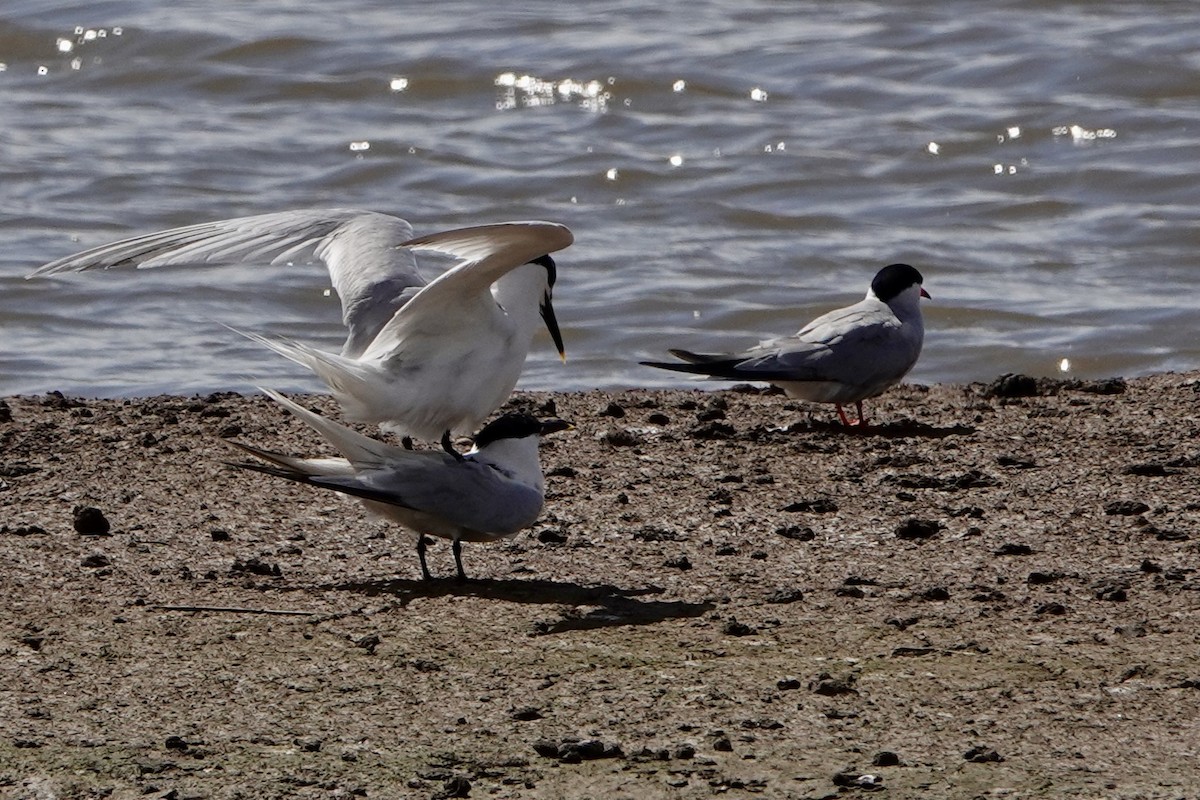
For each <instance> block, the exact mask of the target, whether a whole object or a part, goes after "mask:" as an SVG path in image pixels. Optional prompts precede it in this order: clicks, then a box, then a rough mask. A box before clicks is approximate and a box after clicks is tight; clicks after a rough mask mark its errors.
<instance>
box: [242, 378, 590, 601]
mask: <svg viewBox="0 0 1200 800" xmlns="http://www.w3.org/2000/svg"><path fill="white" fill-rule="evenodd" d="M263 391H264V392H266V394H267V395H268V396H269V397H271V399H273V400H274V401H275V402H277V403H279V404H280V405H282V406H283V407H284V408H286V409H287V410H288V411H289V412H291V414H293V415H294V416H295V417H297V418H298V419H300V420H301V421H302V422H304V423H305V424H307V425H308V426H310V427H311V428H313V429H314V430H315V431H316V432H317V433H319V434H320V435H321V437H322V438H323V439H325V441H327V442H328V443H329V444H331V445H333V447H334V448H335V449H337V451H338V452H340V453H341V457H340V458H300V457H296V456H289V455H284V454H282V453H273V452H271V451H268V450H262V449H260V448H257V447H253V446H251V445H248V444H242V443H240V442H234V441H230V444H232V445H234V446H236V447H238V448H240V449H242V450H244V451H245V452H247V453H249V454H250V455H252V456H254V457H255V458H257V459H260V460H261V461H262V462H263V463H257V462H237V463H232V464H231V466H235V467H240V468H242V469H249V470H254V471H257V472H264V473H266V474H268V475H275V476H277V477H280V478H286V479H288V480H291V481H297V482H299V483H305V484H308V485H310V486H316V487H319V488H322V489H331V490H333V491H335V492H341V493H342V494H346V495H350V496H352V497H357V498H358V499H359V500H360V501H362V503H363V505H364V506H366V508H367V509H368V510H369V511H371V512H372V513H374V514H376V515H378V516H381V517H384V518H385V519H390V520H392V521H393V522H397V523H399V524H400V525H402V526H403V527H405V528H407V529H408V530H410V531H412V532H413V533H415V534H416V536H417V556H418V558H419V559H420V562H421V576H422V577H423V578H424V579H425V580H430V579H431V577H432V576H431V575H430V572H429V567H428V565H427V564H426V562H425V548H426V538H425V536H426V534H428V535H430V536H437V537H440V538H442V539H449V540H450V541H451V542H452V543H453V552H454V564H455V567H456V568H457V576H458V579H459V580H466V577H467V576H466V573H465V572H464V571H463V566H462V543H463V542H491V541H495V540H497V539H502V538H504V537H506V536H512V535H513V534H515V533H517V532H518V531H521V530H523V529H525V528H527V527H529V526H530V525H532V524H533V523H534V522H535V521H536V520H537V518H538V515H539V514H540V513H541V511H542V505H543V503H544V501H545V479H544V477H543V475H542V467H541V463H540V462H539V459H538V442H539V440H540V439H541V437H542V436H546V435H547V434H550V433H554V432H556V431H561V430H566V429H568V428H570V427H571V425H570V423H568V422H565V421H563V420H561V419H557V418H553V419H546V420H539V419H537V418H535V417H532V416H530V415H528V414H505V415H504V416H502V417H499V418H498V419H496V420H493V421H492V422H490V423H488V424H487V425H486V426H484V428H483V430H481V431H479V433H478V434H476V435H475V446H474V448H472V449H471V450H470V451H469V452H467V453H463V454H462V455H460V456H454V455H450V454H449V453H443V452H441V451H439V450H407V449H405V448H402V447H396V446H395V445H390V444H387V443H386V442H381V441H379V440H377V439H372V438H371V437H369V436H364V435H362V434H361V433H358V432H357V431H353V430H351V429H350V428H347V427H345V426H344V425H340V424H338V423H337V422H334V421H333V420H330V419H327V418H326V417H323V416H321V415H320V414H316V413H314V412H312V411H310V410H308V409H307V408H304V407H303V406H301V405H299V404H297V403H295V402H293V401H291V400H289V399H288V398H286V397H284V396H283V395H281V394H279V393H278V392H274V391H271V390H269V389H263Z"/></svg>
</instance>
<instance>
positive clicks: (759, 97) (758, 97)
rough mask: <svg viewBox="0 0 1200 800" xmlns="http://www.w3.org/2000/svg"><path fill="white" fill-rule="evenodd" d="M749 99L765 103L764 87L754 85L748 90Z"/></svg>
mask: <svg viewBox="0 0 1200 800" xmlns="http://www.w3.org/2000/svg"><path fill="white" fill-rule="evenodd" d="M750 99H751V100H753V101H754V102H756V103H765V102H767V92H766V90H765V89H760V88H759V87H757V86H755V87H754V88H753V89H751V90H750Z"/></svg>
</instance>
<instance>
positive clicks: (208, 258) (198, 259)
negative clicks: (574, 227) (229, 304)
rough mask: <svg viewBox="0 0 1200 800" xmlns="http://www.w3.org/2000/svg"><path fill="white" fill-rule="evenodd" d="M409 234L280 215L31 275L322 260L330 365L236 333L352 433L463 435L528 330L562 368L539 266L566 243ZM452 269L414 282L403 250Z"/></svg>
mask: <svg viewBox="0 0 1200 800" xmlns="http://www.w3.org/2000/svg"><path fill="white" fill-rule="evenodd" d="M412 233H413V231H412V227H411V226H410V225H409V223H408V222H406V221H404V220H402V219H399V218H398V217H393V216H390V215H387V214H380V213H376V212H372V211H361V210H357V209H323V210H316V211H284V212H279V213H275V214H262V215H259V216H253V217H240V218H236V219H227V220H219V221H216V222H208V223H202V224H199V225H191V226H188V227H184V228H175V229H172V230H168V231H161V232H158V233H152V234H147V235H144V236H138V237H134V238H131V239H125V240H122V241H119V242H115V243H112V244H107V245H101V246H99V247H94V248H92V249H90V250H85V251H83V252H81V253H77V254H75V255H72V256H67V257H65V258H61V259H58V260H57V261H53V262H51V263H49V264H46V265H45V266H42V267H41V268H39V269H37V270H36V271H34V272H33V273H32V274H31V275H30V276H29V277H36V276H42V275H49V274H54V273H61V272H78V271H82V270H88V269H109V268H112V267H123V266H136V267H139V268H145V267H159V266H167V265H185V264H204V263H210V264H231V263H241V262H256V263H263V264H284V263H293V262H299V261H303V260H305V258H311V257H313V256H315V258H316V259H318V260H320V261H323V262H325V265H326V267H327V268H328V270H329V276H330V279H331V281H332V283H333V287H334V289H336V290H337V293H338V295H339V297H340V299H341V304H342V320H343V322H344V323H345V325H346V327H347V329H348V336H347V338H346V342H345V344H344V345H343V347H342V351H341V352H340V353H331V352H326V351H324V350H320V349H318V348H315V347H312V346H311V345H307V344H303V343H300V342H295V341H291V340H287V339H281V338H276V337H268V336H264V335H262V334H258V333H245V334H244V335H246V336H248V337H249V338H251V339H253V340H255V341H257V342H259V343H261V344H263V345H266V346H267V347H270V348H271V349H273V350H275V351H276V352H278V353H280V354H282V355H284V356H286V357H287V358H289V359H291V360H293V361H295V362H297V363H300V364H302V365H304V366H306V367H308V368H309V369H311V370H312V371H313V372H314V373H316V374H317V376H318V377H320V378H321V380H323V381H324V382H325V383H326V384H327V385H328V386H329V388H330V389H331V390H332V392H333V394H334V396H335V397H336V398H337V399H338V401H339V403H341V405H342V408H343V410H344V412H345V414H346V416H347V417H348V418H350V419H352V420H354V421H356V422H367V423H372V424H379V425H381V426H383V427H384V428H385V429H389V430H393V431H395V432H397V433H399V434H400V435H403V436H412V437H416V438H420V439H428V440H435V439H438V438H440V439H441V441H442V443H443V446H444V447H446V448H447V450H451V451H452V449H453V448H452V447H451V446H450V434H451V433H452V432H456V433H471V432H474V431H475V430H476V429H477V428H478V427H479V425H480V424H482V422H483V420H484V419H486V418H487V417H488V415H490V414H491V413H492V412H493V411H495V410H496V409H497V408H499V407H500V405H502V404H503V403H504V402H505V401H506V400H507V399H508V397H509V395H510V394H511V393H512V390H513V387H514V386H515V385H516V383H517V379H518V378H519V377H520V374H521V371H522V369H523V367H524V364H525V357H526V355H527V354H528V352H529V345H530V341H531V339H532V337H533V334H534V331H535V329H536V327H537V324H538V320H539V318H540V319H541V321H542V322H543V324H544V325H545V326H546V328H547V329H548V330H549V332H550V336H551V338H552V340H553V341H554V346H555V348H556V349H557V351H558V353H559V356H560V357H563V343H562V335H561V333H560V332H559V329H558V321H557V319H556V318H555V315H554V306H553V305H552V303H551V299H552V295H553V289H554V282H555V279H556V277H557V266H556V264H555V262H554V260H553V259H552V258H551V257H550V255H549V254H550V253H553V252H556V251H558V250H561V249H563V248H564V247H567V246H568V245H570V244H571V243H572V241H573V236H572V235H571V232H570V231H569V230H568V229H567V228H566V227H564V226H562V225H558V224H555V223H551V222H504V223H497V224H492V225H480V226H475V227H470V228H460V229H457V230H451V231H445V232H443V233H435V234H432V235H428V236H421V237H417V238H413V235H412ZM418 251H428V252H437V253H442V254H445V255H449V256H453V257H456V258H458V259H460V260H459V263H457V264H456V265H454V266H453V267H451V268H450V269H448V270H446V271H445V272H444V273H442V274H441V275H439V276H438V277H436V278H435V279H433V280H432V281H428V282H427V281H426V280H425V279H424V278H423V277H422V276H421V274H420V273H419V272H418V270H417V264H416V260H415V257H414V256H413V253H414V252H418Z"/></svg>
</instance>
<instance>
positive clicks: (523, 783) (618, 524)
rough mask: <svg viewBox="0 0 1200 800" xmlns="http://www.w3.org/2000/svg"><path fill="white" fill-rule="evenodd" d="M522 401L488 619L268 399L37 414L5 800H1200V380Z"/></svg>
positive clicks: (4, 646)
mask: <svg viewBox="0 0 1200 800" xmlns="http://www.w3.org/2000/svg"><path fill="white" fill-rule="evenodd" d="M303 401H304V402H305V403H306V404H308V405H310V406H311V407H314V408H317V409H318V410H320V411H321V412H322V413H327V414H331V415H336V410H335V408H334V407H333V406H332V404H331V403H330V402H329V401H328V399H326V398H321V397H310V398H303ZM514 403H516V404H518V405H522V406H523V407H526V408H529V409H533V410H535V411H537V412H538V413H542V414H548V413H552V412H553V413H556V414H557V415H559V416H562V417H564V418H566V419H569V420H571V421H573V422H574V424H575V426H576V427H575V429H574V430H572V431H568V432H565V433H559V434H555V435H554V436H553V437H550V438H549V439H547V440H546V442H545V443H544V445H543V450H542V452H543V459H542V460H543V465H544V467H545V471H546V474H547V500H546V508H545V511H544V513H543V515H542V518H541V519H540V520H539V522H538V523H537V524H536V525H535V526H533V527H532V528H531V529H529V530H527V531H524V532H522V533H520V534H518V535H517V536H515V537H513V538H511V539H508V540H505V541H503V542H499V543H493V544H468V545H466V546H465V548H464V563H465V567H466V570H467V572H468V574H469V575H470V576H471V578H472V580H470V581H469V582H468V583H465V584H460V583H457V582H455V581H453V580H450V579H449V576H451V575H453V561H452V558H451V554H450V550H449V547H448V546H447V544H446V543H445V542H440V541H439V542H437V543H435V544H434V545H433V546H432V547H431V548H430V567H431V569H432V570H433V571H434V573H435V574H436V575H439V576H445V577H444V578H442V579H438V580H435V581H432V582H422V581H421V580H419V571H418V567H417V558H416V553H415V548H414V543H413V539H412V537H411V535H409V534H408V533H406V532H404V531H402V530H400V529H398V528H397V527H395V526H394V525H391V524H389V523H386V522H382V521H379V520H376V519H373V518H371V517H369V516H367V515H366V514H365V513H364V512H363V511H362V510H361V507H360V506H359V505H358V504H357V503H356V502H354V501H347V500H344V499H343V498H341V497H339V496H337V495H333V494H331V493H324V492H320V491H317V490H314V489H310V488H308V487H303V486H296V485H292V484H287V483H285V482H282V481H279V480H275V479H272V478H271V477H270V476H266V475H258V474H250V473H246V472H241V471H237V470H233V469H231V468H229V467H227V466H225V464H224V462H225V461H227V460H231V459H233V460H236V459H237V457H238V456H237V453H236V452H235V451H234V450H233V448H231V447H229V446H228V445H227V444H226V443H225V442H223V441H222V439H223V438H235V439H238V440H243V441H246V442H249V443H252V444H255V445H259V446H261V447H265V448H267V449H273V450H281V451H285V452H293V453H314V454H315V453H316V452H320V448H319V447H318V446H317V442H316V441H315V439H314V437H313V435H312V434H311V433H310V432H309V431H308V430H307V429H306V428H304V427H303V426H302V425H301V424H299V423H298V422H297V421H295V420H293V419H292V418H290V417H289V416H287V415H286V414H285V413H284V412H282V411H280V410H279V409H278V408H277V407H276V406H274V405H273V404H272V403H271V402H270V401H269V400H267V399H266V398H263V397H241V396H237V395H228V394H222V395H214V396H210V397H191V398H184V397H155V398H147V399H138V400H102V401H98V400H78V399H74V398H69V397H62V396H61V395H57V394H49V395H45V396H40V397H13V398H7V399H6V400H4V401H3V404H2V405H0V548H3V553H4V562H5V566H4V569H3V572H2V573H0V596H2V602H0V654H2V655H3V663H4V669H3V670H0V720H3V721H2V722H0V797H11V798H39V799H40V798H134V797H163V798H176V799H178V800H182V799H183V798H291V797H371V798H392V797H414V798H433V797H465V796H470V797H475V798H481V797H487V798H606V799H608V798H658V797H662V798H707V797H712V796H724V797H749V796H756V797H772V798H822V797H836V796H859V795H866V794H871V793H878V794H879V795H881V796H888V797H893V798H907V797H937V798H959V797H962V798H974V797H989V798H990V797H997V798H1001V797H1002V798H1028V797H1046V798H1051V797H1053V798H1060V797H1078V798H1099V797H1102V798H1159V797H1164V798H1166V797H1171V798H1174V797H1196V796H1200V723H1198V722H1197V720H1200V575H1198V573H1197V571H1196V570H1197V568H1198V567H1200V555H1198V544H1200V373H1197V374H1187V375H1184V374H1165V375H1157V376H1152V377H1146V378H1138V379H1132V380H1128V381H1124V380H1110V381H1091V382H1056V381H1047V380H1039V381H1034V380H1031V379H1023V378H1019V377H1013V376H1009V377H1006V378H1003V379H998V380H996V381H994V382H992V383H989V384H986V385H985V384H978V385H971V386H933V387H921V386H903V387H898V388H897V389H894V390H892V391H890V392H889V393H887V394H886V395H885V396H884V397H882V398H879V399H878V400H876V401H874V402H873V403H872V404H870V405H869V408H868V410H869V412H870V414H871V417H872V420H873V421H874V422H875V423H876V425H875V427H873V428H871V429H869V430H867V431H857V430H849V431H848V430H844V429H842V428H840V426H838V425H836V424H834V423H835V420H836V417H835V416H834V415H833V413H832V410H831V409H828V408H824V407H814V406H810V405H807V404H803V403H798V402H793V401H790V400H788V399H786V398H784V397H782V396H781V395H778V394H775V393H771V392H765V391H761V390H757V389H752V388H750V387H739V388H735V389H729V390H722V391H703V392H701V391H629V392H619V393H605V392H587V393H573V394H549V393H524V394H518V395H517V397H516V399H515V400H514Z"/></svg>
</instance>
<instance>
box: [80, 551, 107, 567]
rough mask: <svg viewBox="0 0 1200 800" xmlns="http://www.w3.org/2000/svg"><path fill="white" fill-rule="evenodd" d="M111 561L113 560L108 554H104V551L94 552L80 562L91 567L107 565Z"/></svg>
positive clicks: (81, 564)
mask: <svg viewBox="0 0 1200 800" xmlns="http://www.w3.org/2000/svg"><path fill="white" fill-rule="evenodd" d="M110 563H111V562H110V561H109V560H108V556H106V555H104V554H103V553H92V554H91V555H90V556H87V557H85V558H84V559H83V560H82V561H81V562H79V564H80V566H83V567H87V568H89V569H98V568H100V567H107V566H108V565H109V564H110Z"/></svg>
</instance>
